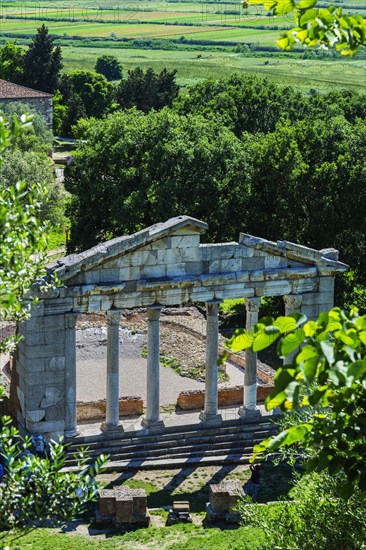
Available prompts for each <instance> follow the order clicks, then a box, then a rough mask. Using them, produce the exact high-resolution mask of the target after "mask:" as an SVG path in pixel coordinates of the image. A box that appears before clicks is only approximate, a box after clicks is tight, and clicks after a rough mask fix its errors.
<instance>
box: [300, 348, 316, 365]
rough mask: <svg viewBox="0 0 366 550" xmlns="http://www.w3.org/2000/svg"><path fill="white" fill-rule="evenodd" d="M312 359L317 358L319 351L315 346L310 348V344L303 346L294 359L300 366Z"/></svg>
mask: <svg viewBox="0 0 366 550" xmlns="http://www.w3.org/2000/svg"><path fill="white" fill-rule="evenodd" d="M313 357H316V358H318V357H319V351H318V350H317V348H316V347H315V346H312V345H310V344H308V345H306V346H304V347H303V348H302V349H301V351H300V353H299V354H298V355H297V357H296V363H297V364H298V365H300V364H301V363H302V362H303V361H307V360H308V359H311V358H313Z"/></svg>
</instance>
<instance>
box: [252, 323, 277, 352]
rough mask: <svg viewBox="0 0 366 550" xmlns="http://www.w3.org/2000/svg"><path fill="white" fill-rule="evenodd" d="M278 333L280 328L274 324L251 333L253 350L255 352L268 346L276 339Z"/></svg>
mask: <svg viewBox="0 0 366 550" xmlns="http://www.w3.org/2000/svg"><path fill="white" fill-rule="evenodd" d="M280 334H281V333H280V330H279V329H278V328H277V327H274V326H272V327H266V328H265V329H264V330H260V331H259V332H257V333H255V334H254V335H253V337H254V342H253V346H252V350H253V352H254V353H257V352H258V351H261V350H262V349H266V348H268V347H269V346H271V345H272V344H273V343H274V342H275V341H276V340H277V338H278V337H279V336H280Z"/></svg>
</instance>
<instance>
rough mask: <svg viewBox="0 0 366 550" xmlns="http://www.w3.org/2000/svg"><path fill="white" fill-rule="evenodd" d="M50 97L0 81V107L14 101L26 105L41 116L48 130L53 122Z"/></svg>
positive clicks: (44, 93)
mask: <svg viewBox="0 0 366 550" xmlns="http://www.w3.org/2000/svg"><path fill="white" fill-rule="evenodd" d="M52 97H53V96H52V94H47V93H46V92H40V91H38V90H33V89H32V88H26V87H25V86H20V85H19V84H14V83H13V82H9V81H8V80H2V79H0V106H1V105H6V104H7V103H14V101H17V102H19V103H27V104H28V105H30V106H31V107H32V108H33V109H34V110H35V111H37V113H39V114H40V115H42V116H43V118H44V120H45V122H46V124H47V126H49V127H50V128H52V121H53V105H52Z"/></svg>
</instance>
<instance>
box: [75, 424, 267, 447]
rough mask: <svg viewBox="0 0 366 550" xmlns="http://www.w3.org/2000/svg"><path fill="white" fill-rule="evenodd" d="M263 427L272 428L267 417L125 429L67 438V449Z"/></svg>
mask: <svg viewBox="0 0 366 550" xmlns="http://www.w3.org/2000/svg"><path fill="white" fill-rule="evenodd" d="M263 429H269V430H271V429H273V423H272V421H271V420H268V418H264V419H261V420H259V421H257V422H252V423H244V422H243V423H241V422H238V421H237V420H226V421H224V422H223V423H222V424H221V425H220V426H219V427H217V426H215V427H205V426H204V425H202V426H201V425H200V424H191V425H183V426H168V427H165V429H164V431H163V432H162V433H158V434H154V433H152V434H149V433H147V431H145V430H141V431H140V432H136V431H125V432H119V433H113V432H112V433H110V434H108V433H105V434H102V433H100V434H96V435H90V436H84V435H79V436H76V437H74V438H72V439H71V440H69V449H73V448H75V449H76V448H79V447H80V446H85V445H87V446H88V447H89V448H93V447H96V446H98V445H100V443H101V442H103V445H104V446H106V447H107V446H113V445H120V444H121V442H122V441H123V443H124V444H128V442H136V441H137V440H139V441H140V442H141V443H145V442H152V441H157V442H160V441H169V440H170V439H172V437H174V439H176V440H178V439H182V438H183V439H185V438H187V437H189V439H190V440H192V439H194V438H195V437H202V436H205V435H210V434H211V435H216V436H217V435H223V434H234V433H253V432H255V431H258V430H263Z"/></svg>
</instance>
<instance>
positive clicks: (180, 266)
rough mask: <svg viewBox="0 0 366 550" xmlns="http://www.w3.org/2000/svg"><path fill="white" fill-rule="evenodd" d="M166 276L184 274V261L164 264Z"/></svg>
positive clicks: (180, 275)
mask: <svg viewBox="0 0 366 550" xmlns="http://www.w3.org/2000/svg"><path fill="white" fill-rule="evenodd" d="M165 267H166V276H167V277H182V276H184V275H186V264H185V263H176V264H174V263H173V264H166V266H165Z"/></svg>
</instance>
